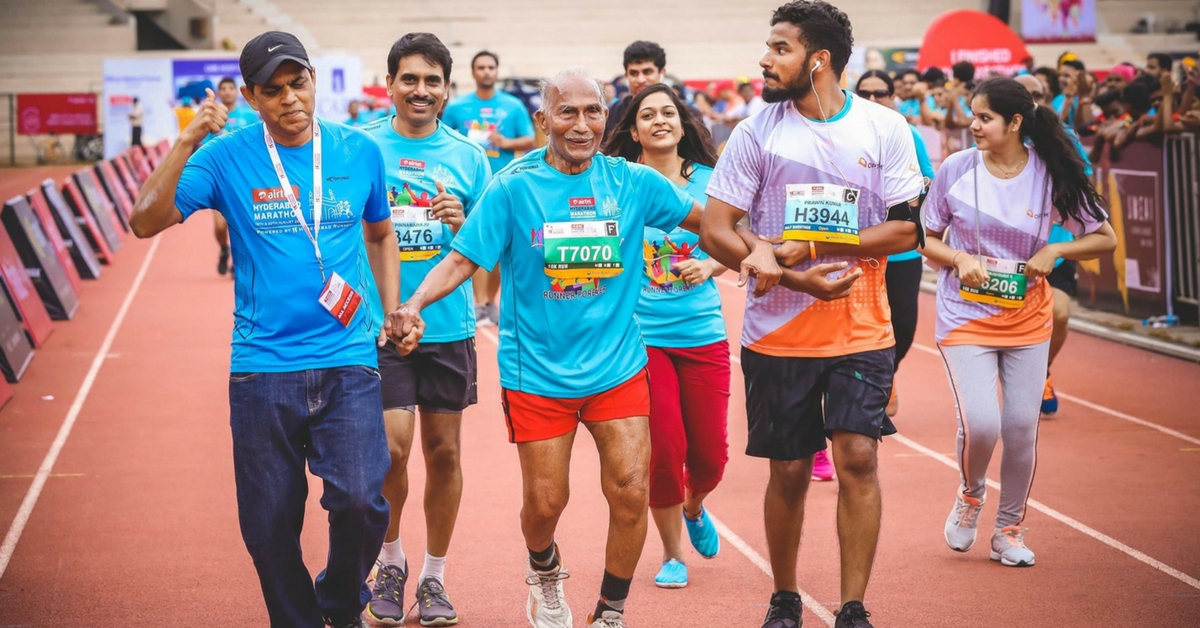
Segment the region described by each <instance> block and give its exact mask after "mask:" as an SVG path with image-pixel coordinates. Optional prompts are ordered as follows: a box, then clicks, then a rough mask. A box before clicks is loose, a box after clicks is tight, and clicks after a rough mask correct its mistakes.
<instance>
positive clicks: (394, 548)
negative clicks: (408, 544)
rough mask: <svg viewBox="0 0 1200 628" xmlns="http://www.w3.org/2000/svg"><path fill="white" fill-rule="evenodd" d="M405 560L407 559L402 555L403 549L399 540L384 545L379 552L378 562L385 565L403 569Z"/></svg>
mask: <svg viewBox="0 0 1200 628" xmlns="http://www.w3.org/2000/svg"><path fill="white" fill-rule="evenodd" d="M406 560H408V557H407V556H405V555H404V548H403V547H400V539H399V538H397V539H396V540H395V541H392V542H391V543H384V544H383V549H381V550H380V551H379V562H381V563H383V564H385V565H395V566H397V567H403V566H404V565H405V561H406Z"/></svg>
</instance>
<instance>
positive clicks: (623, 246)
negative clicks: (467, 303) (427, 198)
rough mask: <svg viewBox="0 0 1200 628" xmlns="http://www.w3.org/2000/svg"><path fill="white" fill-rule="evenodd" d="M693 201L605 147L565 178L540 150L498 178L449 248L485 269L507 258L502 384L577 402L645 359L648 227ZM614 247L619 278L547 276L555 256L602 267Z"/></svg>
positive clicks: (674, 222)
mask: <svg viewBox="0 0 1200 628" xmlns="http://www.w3.org/2000/svg"><path fill="white" fill-rule="evenodd" d="M695 202H696V201H695V200H694V199H692V197H691V196H689V195H688V194H687V193H686V192H684V191H683V190H681V189H679V188H678V187H677V186H676V185H675V184H673V183H671V182H670V181H669V180H667V178H666V177H664V176H662V175H661V174H659V173H657V172H655V171H654V170H653V169H651V168H648V167H646V166H642V165H638V164H631V163H628V162H626V161H625V160H624V159H620V158H615V157H605V156H603V155H597V156H596V157H594V158H593V159H592V163H591V166H589V167H588V169H587V170H586V171H584V172H581V173H579V174H574V175H568V174H564V173H562V172H560V171H558V170H556V169H555V168H553V167H552V166H550V165H549V164H548V163H546V149H545V148H541V149H538V150H535V151H533V152H531V153H529V154H527V155H525V156H524V157H522V158H520V159H518V160H516V161H514V162H513V163H511V164H509V167H508V168H506V169H504V170H503V171H501V172H500V173H498V174H496V175H495V176H494V177H492V182H491V183H490V184H489V185H488V187H487V189H486V190H484V192H483V197H482V198H480V199H479V203H477V204H476V205H475V211H474V212H472V214H471V217H470V218H468V219H467V222H466V224H465V225H463V228H462V230H461V231H459V233H458V237H457V238H454V242H452V243H451V245H450V246H451V248H453V249H454V250H455V251H457V252H459V253H460V254H462V255H464V256H466V257H467V258H468V259H470V260H471V261H472V262H474V263H475V264H478V265H479V266H481V267H483V268H492V267H493V266H494V265H495V264H496V263H497V262H499V264H500V280H501V289H500V351H499V362H500V384H501V385H502V386H504V387H505V388H507V389H509V390H517V391H521V392H525V393H530V394H535V395H541V396H544V397H556V398H566V399H570V398H579V397H586V396H588V395H593V394H596V393H599V392H603V391H606V390H609V389H611V388H613V387H615V386H617V385H618V384H621V383H622V382H625V381H626V380H628V379H629V378H631V377H633V376H634V375H636V374H637V372H638V371H639V370H641V369H642V368H643V367H644V366H645V365H646V345H645V344H644V343H643V342H642V333H641V330H640V329H639V327H638V323H637V318H636V317H635V316H634V308H635V307H636V306H637V301H638V295H639V294H640V292H641V287H642V282H643V276H644V275H643V271H642V234H643V233H644V229H645V228H646V227H647V226H651V227H657V228H659V229H662V230H664V231H670V230H672V229H674V228H675V227H677V226H678V225H679V224H680V223H681V222H683V220H684V219H685V218H686V217H687V215H688V212H689V211H690V210H691V208H692V206H693V205H694V204H695ZM597 231H598V232H599V234H598V236H597V237H595V238H591V239H588V238H580V239H579V240H576V242H579V243H580V244H581V245H582V246H573V245H572V244H571V239H572V237H574V236H575V235H589V234H595V233H596V232H597ZM547 232H549V233H550V234H551V236H550V237H548V236H546V233H547ZM555 234H558V235H555ZM547 240H550V243H551V245H550V246H547V245H546V241H547ZM592 244H594V245H595V246H591V245H592ZM617 255H619V256H620V260H619V261H620V264H619V268H620V274H618V275H617V276H615V277H609V278H600V279H595V278H593V279H588V278H584V277H582V276H581V277H577V278H555V277H551V276H549V275H547V265H548V264H549V265H552V266H557V265H558V264H555V262H559V261H562V262H572V263H588V264H591V265H593V267H595V268H599V267H600V264H601V263H604V264H613V263H614V262H616V261H617V260H616V257H617ZM547 258H551V259H552V261H551V262H547ZM563 266H565V264H563ZM609 268H610V271H611V266H609ZM552 272H558V271H552ZM565 272H576V271H565ZM578 272H580V273H582V272H583V271H578Z"/></svg>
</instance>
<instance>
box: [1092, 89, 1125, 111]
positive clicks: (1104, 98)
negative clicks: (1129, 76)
mask: <svg viewBox="0 0 1200 628" xmlns="http://www.w3.org/2000/svg"><path fill="white" fill-rule="evenodd" d="M1119 100H1121V90H1119V89H1106V90H1104V91H1102V92H1100V93H1099V94H1097V95H1096V99H1095V100H1094V101H1093V103H1094V104H1095V105H1096V106H1097V107H1099V108H1101V109H1103V108H1105V107H1107V106H1109V105H1111V104H1113V103H1115V102H1117V101H1119Z"/></svg>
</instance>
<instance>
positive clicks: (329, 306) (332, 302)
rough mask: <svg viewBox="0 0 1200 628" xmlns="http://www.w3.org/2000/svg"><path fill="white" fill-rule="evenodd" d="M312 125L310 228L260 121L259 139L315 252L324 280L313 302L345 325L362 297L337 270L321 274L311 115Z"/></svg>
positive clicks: (316, 136) (316, 141)
mask: <svg viewBox="0 0 1200 628" xmlns="http://www.w3.org/2000/svg"><path fill="white" fill-rule="evenodd" d="M312 127H313V131H312V133H313V136H312V147H313V148H312V151H313V155H312V164H313V174H312V185H313V226H312V229H309V228H308V221H307V220H305V218H304V209H303V208H302V207H301V206H300V201H299V199H297V198H296V193H295V191H294V190H292V183H291V181H289V180H288V176H287V171H286V170H285V169H284V167H283V161H281V160H280V159H279V150H278V149H276V148H275V139H274V138H272V137H271V133H270V132H269V131H267V127H266V125H263V141H265V142H266V143H267V153H269V154H270V155H271V166H273V167H274V168H275V176H277V177H278V178H279V185H280V186H281V187H282V188H283V196H284V198H285V199H287V204H288V207H289V208H291V210H292V215H293V216H295V217H296V222H298V223H300V229H302V230H303V231H304V235H306V236H308V241H309V242H312V245H313V253H314V254H315V255H316V256H317V267H318V268H319V269H320V270H321V282H322V283H323V284H324V287H323V288H322V289H321V293H320V295H319V296H318V298H317V302H318V303H320V304H321V307H322V308H323V309H324V310H325V311H326V312H329V314H330V316H333V317H334V318H336V319H337V320H338V322H339V323H341V324H342V325H343V326H349V324H350V321H351V319H353V318H354V313H355V312H357V311H358V305H359V303H360V302H361V301H362V297H361V296H359V294H358V293H357V292H355V291H354V289H353V288H351V287H350V284H348V283H346V281H345V280H344V279H342V278H341V276H340V275H338V274H337V273H333V275H332V276H331V277H329V278H326V277H325V260H324V259H323V258H322V257H321V246H320V244H318V242H317V238H318V237H320V234H321V213H322V210H323V209H324V206H323V205H324V200H323V199H324V196H323V194H324V190H323V189H322V185H321V123H320V122H319V121H317V119H316V118H313V123H312ZM334 293H336V297H332V298H331V296H330V295H332V294H334Z"/></svg>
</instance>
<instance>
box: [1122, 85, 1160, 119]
mask: <svg viewBox="0 0 1200 628" xmlns="http://www.w3.org/2000/svg"><path fill="white" fill-rule="evenodd" d="M1156 82H1157V81H1156ZM1155 88H1157V85H1156V86H1155ZM1152 91H1153V90H1152V89H1151V88H1150V87H1149V86H1147V84H1146V82H1145V81H1136V80H1135V81H1134V82H1132V83H1130V84H1128V85H1126V86H1125V88H1124V89H1122V90H1121V102H1123V103H1125V104H1126V105H1127V106H1128V107H1130V108H1131V109H1133V111H1134V113H1138V114H1142V115H1144V114H1146V112H1148V111H1150V108H1151V107H1152V106H1154V105H1153V104H1152V103H1151V102H1150V93H1151V92H1152Z"/></svg>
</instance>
